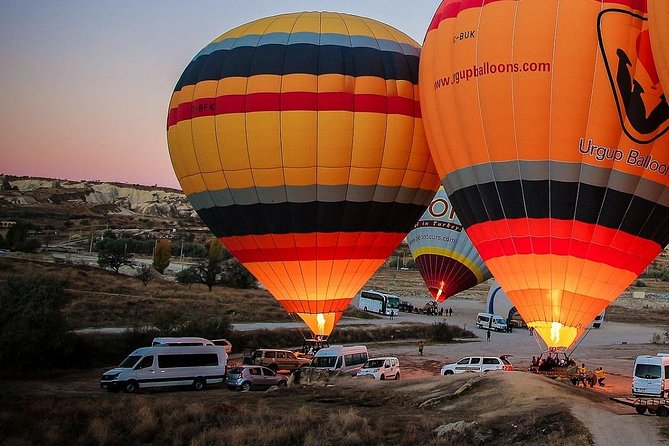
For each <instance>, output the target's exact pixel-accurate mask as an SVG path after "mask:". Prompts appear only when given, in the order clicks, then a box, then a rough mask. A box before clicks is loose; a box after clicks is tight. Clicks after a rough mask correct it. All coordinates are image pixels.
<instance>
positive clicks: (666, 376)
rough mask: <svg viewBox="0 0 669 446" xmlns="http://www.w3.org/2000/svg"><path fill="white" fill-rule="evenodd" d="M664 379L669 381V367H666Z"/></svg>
mask: <svg viewBox="0 0 669 446" xmlns="http://www.w3.org/2000/svg"><path fill="white" fill-rule="evenodd" d="M664 379H669V365H665V366H664ZM665 386H666V384H665Z"/></svg>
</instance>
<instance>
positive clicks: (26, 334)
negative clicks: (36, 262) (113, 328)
mask: <svg viewBox="0 0 669 446" xmlns="http://www.w3.org/2000/svg"><path fill="white" fill-rule="evenodd" d="M65 288H66V283H65V282H63V281H61V280H59V279H57V278H54V277H50V276H39V275H29V276H25V277H20V278H19V277H9V278H8V280H7V283H6V285H5V286H3V287H2V288H0V333H2V336H0V364H2V367H3V368H4V369H6V370H17V371H19V370H24V369H27V368H33V367H35V368H38V367H43V366H45V365H46V366H47V367H48V366H53V365H62V364H63V360H64V354H65V352H66V347H67V345H68V344H69V342H70V339H69V336H68V332H69V330H68V326H67V324H66V322H65V319H64V318H63V316H62V314H61V311H60V310H61V309H62V308H63V307H64V306H65V304H66V303H67V302H68V301H69V300H70V296H69V295H68V294H67V293H66V292H65Z"/></svg>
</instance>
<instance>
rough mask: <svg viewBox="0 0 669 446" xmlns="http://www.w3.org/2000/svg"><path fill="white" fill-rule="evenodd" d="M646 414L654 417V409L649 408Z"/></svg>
mask: <svg viewBox="0 0 669 446" xmlns="http://www.w3.org/2000/svg"><path fill="white" fill-rule="evenodd" d="M648 413H649V414H651V415H655V409H651V408H650V407H649V408H648Z"/></svg>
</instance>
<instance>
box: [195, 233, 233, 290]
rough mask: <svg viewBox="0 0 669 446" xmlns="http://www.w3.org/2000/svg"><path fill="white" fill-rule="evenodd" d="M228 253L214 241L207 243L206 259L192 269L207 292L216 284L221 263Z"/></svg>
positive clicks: (221, 268)
mask: <svg viewBox="0 0 669 446" xmlns="http://www.w3.org/2000/svg"><path fill="white" fill-rule="evenodd" d="M226 254H228V255H229V253H228V252H227V251H226V250H225V248H223V246H222V245H221V244H220V242H219V241H218V240H216V239H213V240H211V241H210V242H209V243H208V253H207V259H206V260H201V261H199V262H198V263H197V264H196V265H195V266H194V267H193V268H194V271H195V274H196V276H197V280H198V282H200V283H203V284H205V285H207V287H208V288H209V291H211V290H212V288H213V287H214V285H216V283H218V281H219V279H220V275H221V273H222V272H223V261H224V260H225V259H226Z"/></svg>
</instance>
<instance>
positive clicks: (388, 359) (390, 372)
mask: <svg viewBox="0 0 669 446" xmlns="http://www.w3.org/2000/svg"><path fill="white" fill-rule="evenodd" d="M356 376H365V377H371V378H374V379H376V380H379V381H383V380H386V379H394V380H398V379H400V360H399V359H397V358H396V357H394V356H384V357H381V358H372V359H370V360H369V361H367V362H366V363H364V364H363V365H362V368H361V369H360V370H358V374H357V375H356Z"/></svg>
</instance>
